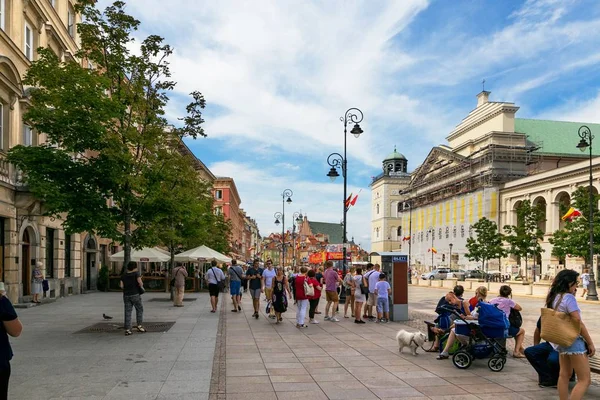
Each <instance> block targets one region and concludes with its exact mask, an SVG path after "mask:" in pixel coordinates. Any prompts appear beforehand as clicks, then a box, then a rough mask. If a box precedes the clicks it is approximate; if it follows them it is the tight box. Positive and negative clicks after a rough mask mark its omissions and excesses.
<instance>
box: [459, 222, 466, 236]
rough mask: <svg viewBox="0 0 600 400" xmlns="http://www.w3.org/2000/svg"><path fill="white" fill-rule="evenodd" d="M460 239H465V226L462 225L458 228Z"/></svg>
mask: <svg viewBox="0 0 600 400" xmlns="http://www.w3.org/2000/svg"><path fill="white" fill-rule="evenodd" d="M460 237H461V238H464V237H465V226H464V225H461V226H460Z"/></svg>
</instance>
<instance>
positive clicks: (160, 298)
mask: <svg viewBox="0 0 600 400" xmlns="http://www.w3.org/2000/svg"><path fill="white" fill-rule="evenodd" d="M196 300H197V299H196V298H195V297H184V298H183V302H184V303H185V302H188V301H196ZM146 301H162V302H165V303H166V302H170V303H172V302H173V300H171V299H169V298H168V297H153V298H151V299H150V300H146Z"/></svg>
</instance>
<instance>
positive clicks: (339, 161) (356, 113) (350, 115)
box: [327, 108, 363, 304]
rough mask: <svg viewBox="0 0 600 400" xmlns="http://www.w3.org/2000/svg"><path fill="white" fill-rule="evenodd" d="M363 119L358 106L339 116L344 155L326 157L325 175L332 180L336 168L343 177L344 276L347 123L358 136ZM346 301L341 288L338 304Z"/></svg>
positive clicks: (336, 173) (344, 272)
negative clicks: (340, 171) (327, 169)
mask: <svg viewBox="0 0 600 400" xmlns="http://www.w3.org/2000/svg"><path fill="white" fill-rule="evenodd" d="M362 120H363V113H362V111H360V110H359V109H358V108H349V109H348V110H347V111H346V113H345V114H344V116H343V117H341V118H340V121H342V123H343V124H344V155H343V156H342V155H341V154H339V153H331V154H330V155H329V157H327V164H329V166H330V167H331V168H330V169H329V172H328V173H327V176H328V177H329V178H330V179H331V181H334V180H335V178H337V177H338V176H340V174H339V173H338V172H337V169H338V168H341V170H342V176H343V178H344V198H343V200H342V207H343V215H344V219H343V222H342V224H343V234H342V247H343V248H342V257H343V260H342V276H344V277H345V276H346V269H347V266H346V262H347V260H346V253H347V250H346V243H347V242H348V238H347V226H348V225H347V223H346V222H347V213H348V207H346V197H347V196H348V158H347V155H346V152H347V137H348V123H351V124H354V127H353V128H352V130H351V131H350V133H352V134H353V135H354V137H356V138H358V137H359V136H360V134H361V133H363V130H362V129H361V127H360V125H359V123H361V122H362ZM345 301H346V292H345V291H344V290H342V292H341V296H340V304H343V303H344V302H345Z"/></svg>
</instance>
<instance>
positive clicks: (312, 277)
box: [307, 269, 323, 324]
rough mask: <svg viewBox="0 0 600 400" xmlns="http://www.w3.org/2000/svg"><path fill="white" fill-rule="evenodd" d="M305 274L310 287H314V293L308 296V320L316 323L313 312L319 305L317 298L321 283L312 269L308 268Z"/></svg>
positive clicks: (319, 295)
mask: <svg viewBox="0 0 600 400" xmlns="http://www.w3.org/2000/svg"><path fill="white" fill-rule="evenodd" d="M307 275H308V284H309V285H312V287H313V288H314V289H315V293H314V294H313V295H312V296H310V297H309V298H308V302H309V304H310V307H309V309H308V320H309V322H310V323H311V324H318V323H319V321H317V320H316V319H315V314H316V310H317V307H318V306H319V300H320V299H321V289H322V288H323V286H321V283H319V281H318V280H317V278H316V274H315V271H314V270H313V269H311V270H309V271H308V273H307Z"/></svg>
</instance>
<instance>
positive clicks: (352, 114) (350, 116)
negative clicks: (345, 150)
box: [340, 107, 363, 126]
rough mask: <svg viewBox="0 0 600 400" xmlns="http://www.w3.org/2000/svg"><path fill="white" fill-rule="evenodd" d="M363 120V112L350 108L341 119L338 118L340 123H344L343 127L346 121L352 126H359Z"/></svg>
mask: <svg viewBox="0 0 600 400" xmlns="http://www.w3.org/2000/svg"><path fill="white" fill-rule="evenodd" d="M362 120H363V112H362V111H360V110H359V109H358V108H355V107H352V108H349V109H348V111H346V113H345V114H344V116H343V117H340V121H342V122H343V123H344V126H346V124H347V123H348V121H350V122H352V123H354V124H360V123H361V122H362Z"/></svg>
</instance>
